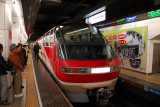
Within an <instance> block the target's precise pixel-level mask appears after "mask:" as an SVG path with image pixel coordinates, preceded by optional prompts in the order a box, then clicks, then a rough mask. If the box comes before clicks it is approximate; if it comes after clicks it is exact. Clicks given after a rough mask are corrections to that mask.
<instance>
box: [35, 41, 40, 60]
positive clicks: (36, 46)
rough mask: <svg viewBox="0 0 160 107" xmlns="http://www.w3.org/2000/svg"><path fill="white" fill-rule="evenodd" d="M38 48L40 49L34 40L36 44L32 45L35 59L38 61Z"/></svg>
mask: <svg viewBox="0 0 160 107" xmlns="http://www.w3.org/2000/svg"><path fill="white" fill-rule="evenodd" d="M39 49H41V47H40V46H39V45H38V42H36V45H34V47H33V51H34V53H35V61H36V60H37V61H38V58H39Z"/></svg>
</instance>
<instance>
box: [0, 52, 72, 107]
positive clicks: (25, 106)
mask: <svg viewBox="0 0 160 107" xmlns="http://www.w3.org/2000/svg"><path fill="white" fill-rule="evenodd" d="M33 65H34V66H35V67H33ZM40 66H41V67H40ZM33 68H35V69H33ZM41 68H42V69H43V72H41V73H43V74H44V71H45V68H44V67H43V65H42V64H41V62H40V61H39V62H34V61H33V62H32V55H31V54H29V57H28V64H27V65H26V66H25V69H24V72H23V73H22V82H23V83H22V85H23V86H24V88H23V89H22V93H23V94H24V96H23V97H21V98H14V89H13V86H12V87H11V88H9V89H8V100H9V101H10V102H11V104H10V105H0V107H63V106H64V105H65V106H64V107H72V104H71V103H70V102H69V100H68V99H67V98H66V97H65V96H64V95H63V93H61V94H59V93H60V91H61V90H59V89H58V88H56V87H55V84H54V86H53V85H52V82H53V81H52V80H51V77H49V78H50V81H49V82H48V81H47V79H45V78H44V77H42V74H41V75H40V74H39V75H38V71H40V69H41ZM41 71H42V70H41ZM36 72H37V75H36ZM45 72H46V74H45V75H46V76H49V74H48V72H47V71H45ZM35 77H36V78H37V80H38V82H39V83H40V82H41V83H42V80H45V81H44V82H43V84H38V82H35V80H36V79H35ZM46 78H47V77H46ZM11 82H12V76H11ZM45 82H46V83H45ZM37 84H38V85H40V86H37ZM46 85H48V86H46ZM51 86H52V87H51ZM37 87H39V88H40V89H41V90H40V91H39V92H40V94H39V93H38V92H37ZM44 87H45V89H44ZM48 87H51V88H49V89H50V90H48V91H49V93H48V94H47V89H48ZM53 88H54V89H55V90H56V91H55V90H52V89H53ZM42 91H43V92H42ZM44 91H45V92H44ZM52 91H53V92H52ZM38 94H39V95H38ZM49 94H51V96H52V97H54V98H52V97H50V98H48V96H49ZM40 97H41V98H40ZM62 97H63V98H62ZM65 98H66V99H65ZM57 99H58V100H57ZM41 100H43V101H42V102H41ZM57 101H58V102H57ZM44 102H45V103H44ZM50 102H51V103H52V104H53V105H54V106H53V105H51V104H50ZM42 103H44V104H42ZM64 103H65V104H64Z"/></svg>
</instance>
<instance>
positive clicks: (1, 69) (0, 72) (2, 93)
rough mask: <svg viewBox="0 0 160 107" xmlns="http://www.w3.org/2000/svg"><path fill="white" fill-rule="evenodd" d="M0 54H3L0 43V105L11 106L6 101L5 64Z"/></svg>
mask: <svg viewBox="0 0 160 107" xmlns="http://www.w3.org/2000/svg"><path fill="white" fill-rule="evenodd" d="M2 52H3V45H2V44H1V43H0V85H1V86H0V88H1V89H0V97H1V101H0V104H2V105H8V104H11V103H10V102H9V101H8V100H7V88H8V85H7V74H8V73H7V70H6V65H7V62H6V61H5V60H4V57H3V56H2Z"/></svg>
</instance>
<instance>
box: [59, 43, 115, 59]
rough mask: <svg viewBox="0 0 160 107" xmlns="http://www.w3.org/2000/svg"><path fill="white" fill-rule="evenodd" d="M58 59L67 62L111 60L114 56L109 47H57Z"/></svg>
mask: <svg viewBox="0 0 160 107" xmlns="http://www.w3.org/2000/svg"><path fill="white" fill-rule="evenodd" d="M58 50H59V58H60V59H68V60H112V59H116V58H117V57H116V54H115V52H114V51H113V49H112V47H111V46H107V45H102V46H98V45H97V46H96V45H93V46H92V45H59V46H58Z"/></svg>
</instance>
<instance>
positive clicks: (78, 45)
mask: <svg viewBox="0 0 160 107" xmlns="http://www.w3.org/2000/svg"><path fill="white" fill-rule="evenodd" d="M56 32H60V33H56V36H57V40H58V42H59V44H58V52H59V58H60V59H67V60H110V59H115V58H117V57H116V54H115V53H114V51H113V49H112V47H111V46H110V44H109V43H108V41H107V40H106V39H105V38H104V36H103V35H102V34H101V33H100V31H99V30H98V29H97V28H95V27H93V26H91V25H87V24H80V23H69V24H64V25H62V26H60V27H59V28H58V29H57V30H56ZM58 38H59V39H58Z"/></svg>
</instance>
